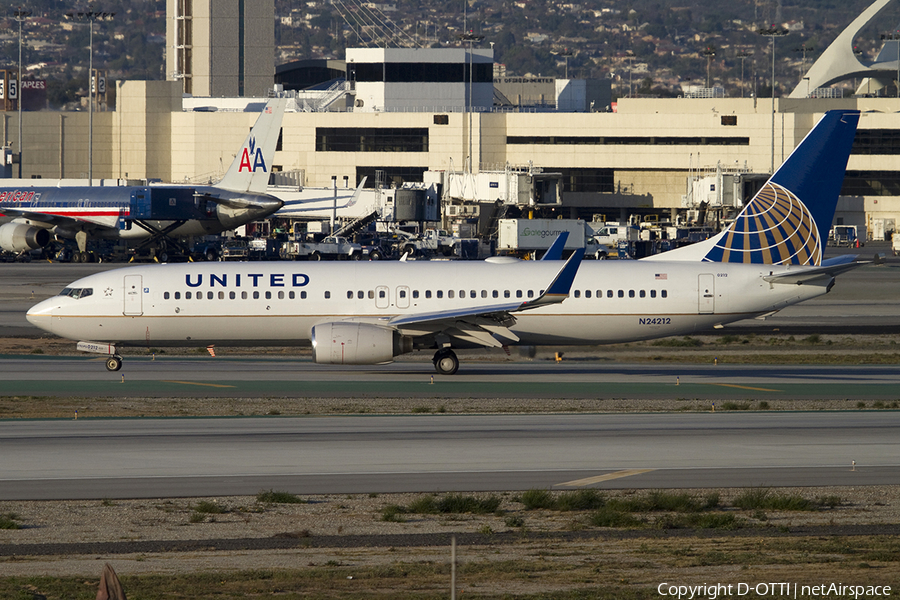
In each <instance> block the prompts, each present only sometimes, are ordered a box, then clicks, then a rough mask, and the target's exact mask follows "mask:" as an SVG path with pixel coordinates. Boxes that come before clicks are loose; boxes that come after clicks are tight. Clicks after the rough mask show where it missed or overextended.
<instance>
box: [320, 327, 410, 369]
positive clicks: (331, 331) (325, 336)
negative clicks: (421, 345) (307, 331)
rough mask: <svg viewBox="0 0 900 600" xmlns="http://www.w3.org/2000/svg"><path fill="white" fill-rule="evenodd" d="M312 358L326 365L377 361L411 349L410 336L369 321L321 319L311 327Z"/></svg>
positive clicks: (382, 360) (379, 362) (373, 362)
mask: <svg viewBox="0 0 900 600" xmlns="http://www.w3.org/2000/svg"><path fill="white" fill-rule="evenodd" d="M311 339H312V347H313V360H315V361H316V362H317V363H319V364H328V365H377V364H383V363H389V362H392V361H393V360H394V357H395V356H397V355H399V354H405V353H407V352H412V339H411V338H409V337H407V336H403V335H400V333H399V332H398V331H395V330H393V329H388V328H387V327H379V326H378V325H371V324H369V323H354V322H349V321H348V322H343V321H341V322H337V323H322V324H320V325H316V326H315V327H313V328H312V334H311Z"/></svg>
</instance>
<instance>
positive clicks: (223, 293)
mask: <svg viewBox="0 0 900 600" xmlns="http://www.w3.org/2000/svg"><path fill="white" fill-rule="evenodd" d="M224 299H225V292H219V300H224Z"/></svg>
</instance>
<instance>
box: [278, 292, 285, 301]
mask: <svg viewBox="0 0 900 600" xmlns="http://www.w3.org/2000/svg"><path fill="white" fill-rule="evenodd" d="M278 299H279V300H284V292H283V291H279V292H278Z"/></svg>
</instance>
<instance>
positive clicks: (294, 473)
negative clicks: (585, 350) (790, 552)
mask: <svg viewBox="0 0 900 600" xmlns="http://www.w3.org/2000/svg"><path fill="white" fill-rule="evenodd" d="M0 455H2V456H3V457H4V459H3V461H2V462H0V499H4V500H13V499H34V500H38V499H62V498H68V499H72V498H141V497H176V496H208V495H240V494H255V493H257V492H259V491H260V490H263V489H270V488H272V489H277V490H288V491H291V492H294V493H303V494H320V493H354V494H362V493H373V492H381V493H384V492H401V491H419V492H428V491H434V492H444V491H502V490H522V489H530V488H550V487H553V488H557V489H577V488H579V487H600V488H610V487H615V488H636V487H649V488H684V487H711V486H714V487H732V486H785V485H790V486H803V485H874V484H889V483H896V481H897V480H898V475H900V412H897V411H889V412H878V413H873V412H823V413H692V414H640V415H629V414H617V415H598V414H588V415H469V416H460V415H440V416H435V415H429V416H369V417H365V416H348V417H308V418H302V417H300V418H297V417H290V418H284V417H281V418H279V417H260V418H232V419H224V418H223V419H96V420H87V421H86V420H79V421H75V420H65V421H64V420H54V421H12V422H11V421H8V422H5V423H3V424H2V427H0ZM854 461H855V466H854V464H853V463H854Z"/></svg>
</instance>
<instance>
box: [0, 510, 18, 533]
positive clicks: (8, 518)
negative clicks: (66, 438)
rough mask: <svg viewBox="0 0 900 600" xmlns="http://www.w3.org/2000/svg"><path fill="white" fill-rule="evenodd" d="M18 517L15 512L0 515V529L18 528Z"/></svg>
mask: <svg viewBox="0 0 900 600" xmlns="http://www.w3.org/2000/svg"><path fill="white" fill-rule="evenodd" d="M18 518H19V515H17V514H16V513H6V514H2V515H0V529H19V527H20V525H19V524H18V523H17V522H16V521H17V520H18Z"/></svg>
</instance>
